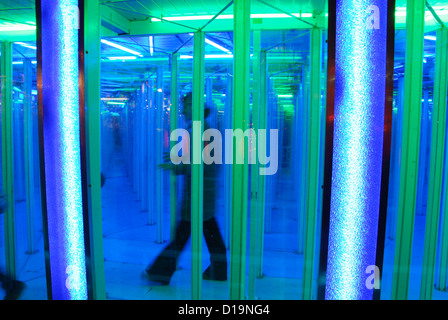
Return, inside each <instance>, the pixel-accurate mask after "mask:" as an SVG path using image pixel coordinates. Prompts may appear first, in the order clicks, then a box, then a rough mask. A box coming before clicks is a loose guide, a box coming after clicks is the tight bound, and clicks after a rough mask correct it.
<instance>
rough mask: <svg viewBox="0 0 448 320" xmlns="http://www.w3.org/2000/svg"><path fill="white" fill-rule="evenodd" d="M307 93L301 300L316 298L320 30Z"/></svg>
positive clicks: (314, 42)
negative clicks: (306, 149) (306, 173)
mask: <svg viewBox="0 0 448 320" xmlns="http://www.w3.org/2000/svg"><path fill="white" fill-rule="evenodd" d="M310 38H311V39H310V43H311V54H310V56H311V61H310V67H311V68H310V72H311V74H310V90H309V117H307V118H306V119H307V121H308V126H307V127H308V139H307V140H308V152H307V167H308V170H307V172H308V179H307V192H306V211H305V212H306V219H305V230H304V231H305V241H304V255H303V282H302V289H303V290H302V293H303V299H304V300H311V299H314V298H315V292H314V285H313V281H314V266H315V251H316V250H315V245H316V227H317V226H316V224H317V210H318V200H319V191H320V188H319V185H320V175H319V171H320V170H319V169H320V166H319V164H320V161H319V160H320V132H321V126H320V125H321V100H322V99H321V74H322V30H321V29H319V28H313V29H312V30H311V32H310Z"/></svg>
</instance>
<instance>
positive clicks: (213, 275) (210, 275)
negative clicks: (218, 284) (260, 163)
mask: <svg viewBox="0 0 448 320" xmlns="http://www.w3.org/2000/svg"><path fill="white" fill-rule="evenodd" d="M219 269H220V268H215V270H212V267H211V266H209V267H208V268H207V269H206V270H205V271H204V272H203V273H202V279H204V280H212V281H227V271H226V270H225V269H221V270H219Z"/></svg>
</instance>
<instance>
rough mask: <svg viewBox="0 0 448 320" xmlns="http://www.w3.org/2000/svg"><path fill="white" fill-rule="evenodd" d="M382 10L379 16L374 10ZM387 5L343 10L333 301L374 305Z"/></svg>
mask: <svg viewBox="0 0 448 320" xmlns="http://www.w3.org/2000/svg"><path fill="white" fill-rule="evenodd" d="M372 5H373V6H376V8H375V9H378V10H373V11H372V9H373V7H371V6H372ZM386 44H387V0H367V1H366V0H338V1H337V2H336V48H335V49H336V61H335V62H336V69H335V76H336V77H335V102H334V103H335V105H334V108H335V111H334V112H335V114H334V142H333V143H334V145H333V148H334V149H333V172H332V187H331V208H330V231H329V242H328V261H327V282H326V292H325V298H326V299H338V300H340V299H372V297H373V290H372V289H368V288H367V286H366V279H367V277H368V276H369V275H370V273H369V274H367V273H366V269H367V267H368V266H370V265H375V256H376V242H377V233H378V217H379V205H380V188H381V167H382V152H383V130H384V112H385V89H386V47H387V46H386Z"/></svg>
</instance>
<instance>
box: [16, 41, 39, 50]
mask: <svg viewBox="0 0 448 320" xmlns="http://www.w3.org/2000/svg"><path fill="white" fill-rule="evenodd" d="M14 43H15V44H18V45H21V46H22V47H25V48H29V49H33V50H37V48H36V47H35V46H30V45H29V44H26V43H25V42H14Z"/></svg>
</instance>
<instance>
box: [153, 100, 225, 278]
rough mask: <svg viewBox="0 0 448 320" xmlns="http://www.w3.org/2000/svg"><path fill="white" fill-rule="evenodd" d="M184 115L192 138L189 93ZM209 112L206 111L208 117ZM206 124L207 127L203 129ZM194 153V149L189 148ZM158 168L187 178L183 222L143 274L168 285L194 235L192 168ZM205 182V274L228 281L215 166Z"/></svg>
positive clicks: (206, 171)
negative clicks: (207, 256) (207, 260)
mask: <svg viewBox="0 0 448 320" xmlns="http://www.w3.org/2000/svg"><path fill="white" fill-rule="evenodd" d="M182 102H183V112H182V113H183V116H184V117H185V120H186V122H187V124H188V126H187V127H188V129H187V130H188V131H189V133H190V136H192V135H191V120H192V109H191V108H192V95H191V93H188V94H186V95H185V97H184V98H183V100H182ZM208 114H209V109H206V110H205V111H204V118H207V116H208ZM206 129H207V124H206V123H205V124H204V130H206ZM190 150H191V148H190ZM159 168H161V169H165V170H173V171H174V172H175V173H176V174H177V175H184V176H185V181H184V185H183V200H182V205H181V215H180V216H181V219H180V221H179V223H178V225H177V228H176V233H175V237H174V239H172V240H171V242H170V244H169V245H168V246H167V247H166V248H165V249H164V250H163V251H162V252H161V254H160V255H159V256H158V257H157V258H156V260H155V261H154V263H153V264H152V265H149V266H148V267H147V268H146V270H145V273H144V275H145V276H146V277H147V278H148V279H149V280H151V281H156V282H159V283H161V284H165V285H166V284H169V282H170V280H171V277H172V275H173V273H174V272H175V271H176V261H177V258H178V257H179V255H180V253H181V252H182V250H183V248H184V247H185V245H186V243H187V241H188V239H189V238H190V235H191V166H190V165H189V164H182V163H181V164H179V165H174V164H172V163H164V164H161V165H159ZM203 175H204V182H203V192H204V193H203V219H204V222H203V233H204V237H205V241H206V244H207V247H208V250H209V252H210V266H209V267H208V268H207V269H206V270H205V271H204V273H203V279H205V280H217V281H226V280H227V258H226V247H225V244H224V241H223V239H222V236H221V233H220V231H219V227H218V224H217V222H216V219H215V197H216V194H215V192H216V190H215V187H216V164H211V165H206V164H204V174H203Z"/></svg>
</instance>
